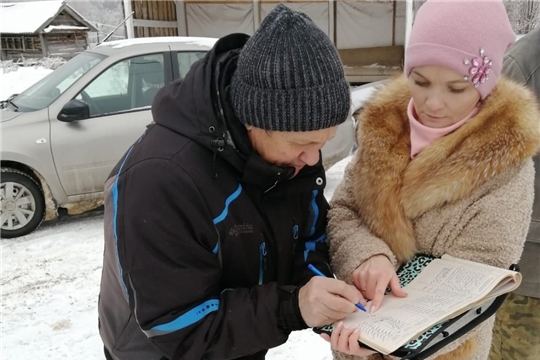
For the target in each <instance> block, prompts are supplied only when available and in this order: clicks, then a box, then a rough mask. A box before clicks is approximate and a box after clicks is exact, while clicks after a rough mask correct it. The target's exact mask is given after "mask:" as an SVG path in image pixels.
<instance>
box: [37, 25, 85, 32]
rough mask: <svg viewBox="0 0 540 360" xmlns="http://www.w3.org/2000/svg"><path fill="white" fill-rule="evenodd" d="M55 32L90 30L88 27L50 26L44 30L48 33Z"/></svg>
mask: <svg viewBox="0 0 540 360" xmlns="http://www.w3.org/2000/svg"><path fill="white" fill-rule="evenodd" d="M54 30H88V28H87V27H86V26H70V25H49V26H47V27H46V28H45V29H43V32H44V33H48V32H51V31H54Z"/></svg>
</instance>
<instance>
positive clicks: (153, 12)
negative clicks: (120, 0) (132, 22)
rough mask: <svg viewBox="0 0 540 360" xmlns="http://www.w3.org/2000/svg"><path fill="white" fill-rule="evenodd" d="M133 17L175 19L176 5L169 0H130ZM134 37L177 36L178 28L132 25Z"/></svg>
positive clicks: (157, 19)
mask: <svg viewBox="0 0 540 360" xmlns="http://www.w3.org/2000/svg"><path fill="white" fill-rule="evenodd" d="M131 7H132V10H133V11H134V12H135V13H134V14H133V19H137V20H154V21H176V6H175V4H174V2H173V1H169V0H158V1H156V0H151V1H147V0H132V1H131ZM134 32H135V37H149V36H178V28H172V27H169V28H163V27H143V26H135V27H134Z"/></svg>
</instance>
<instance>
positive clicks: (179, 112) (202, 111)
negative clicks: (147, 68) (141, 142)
mask: <svg viewBox="0 0 540 360" xmlns="http://www.w3.org/2000/svg"><path fill="white" fill-rule="evenodd" d="M248 39H249V36H247V35H242V34H232V35H229V36H226V37H224V38H221V39H220V40H218V41H217V42H216V44H215V45H214V47H213V48H212V50H210V51H209V52H208V53H207V54H206V56H205V57H204V58H203V59H201V60H199V61H198V62H196V63H195V64H193V66H192V68H191V69H190V71H189V72H188V73H187V75H186V77H185V78H184V79H179V80H176V81H174V82H172V83H171V84H169V85H166V86H165V87H163V88H162V89H161V90H160V91H159V92H158V94H157V95H156V97H155V99H154V102H153V104H152V115H153V117H154V121H155V122H156V123H157V124H160V125H162V126H164V127H167V128H169V129H170V130H172V131H174V132H176V133H178V134H181V135H184V136H185V137H187V138H189V139H191V140H193V141H195V142H196V143H198V144H199V145H201V146H203V147H206V148H209V149H213V148H214V146H213V145H212V141H213V140H216V138H218V137H220V136H219V135H223V134H224V133H225V123H224V121H223V119H222V118H221V117H218V116H216V114H219V113H220V109H219V107H218V101H217V94H218V89H217V88H216V84H217V79H216V76H215V75H216V67H217V66H218V63H219V61H220V60H221V61H223V60H224V59H227V58H231V57H234V55H235V52H236V53H238V52H239V51H240V50H241V49H242V47H243V46H244V45H245V43H246V41H247V40H248Z"/></svg>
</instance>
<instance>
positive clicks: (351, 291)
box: [298, 276, 366, 327]
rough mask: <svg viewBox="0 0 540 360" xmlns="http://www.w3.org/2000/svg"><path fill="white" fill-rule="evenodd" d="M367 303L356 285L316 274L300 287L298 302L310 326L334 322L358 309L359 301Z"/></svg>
mask: <svg viewBox="0 0 540 360" xmlns="http://www.w3.org/2000/svg"><path fill="white" fill-rule="evenodd" d="M359 301H360V302H361V303H362V304H365V303H366V301H365V300H364V298H363V297H362V294H360V292H359V291H358V289H356V288H355V287H354V286H351V285H347V284H346V283H345V282H343V281H341V280H336V279H334V278H327V277H322V276H314V277H313V278H311V280H309V282H308V283H307V284H306V285H304V286H302V287H301V288H300V291H299V292H298V304H299V306H300V313H301V314H302V318H303V319H304V322H305V323H306V324H307V325H308V326H309V327H318V326H324V325H328V324H332V323H334V322H336V321H338V320H341V319H343V318H344V317H345V316H347V315H348V314H351V313H353V312H355V311H356V310H358V309H357V308H356V306H355V304H356V303H357V302H359Z"/></svg>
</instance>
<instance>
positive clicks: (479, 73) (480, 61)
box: [463, 48, 493, 87]
mask: <svg viewBox="0 0 540 360" xmlns="http://www.w3.org/2000/svg"><path fill="white" fill-rule="evenodd" d="M463 63H464V64H465V65H469V64H471V67H470V68H469V74H470V75H471V76H472V79H471V82H472V83H473V84H474V86H475V87H478V86H479V85H480V84H483V83H485V82H486V81H487V80H489V76H488V75H489V73H491V66H492V65H493V62H492V61H491V59H490V58H489V57H487V56H484V48H481V49H480V57H479V58H478V57H475V58H473V59H472V60H470V61H469V60H468V59H465V60H464V61H463ZM464 78H465V80H469V76H467V75H466V76H465V77H464Z"/></svg>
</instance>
